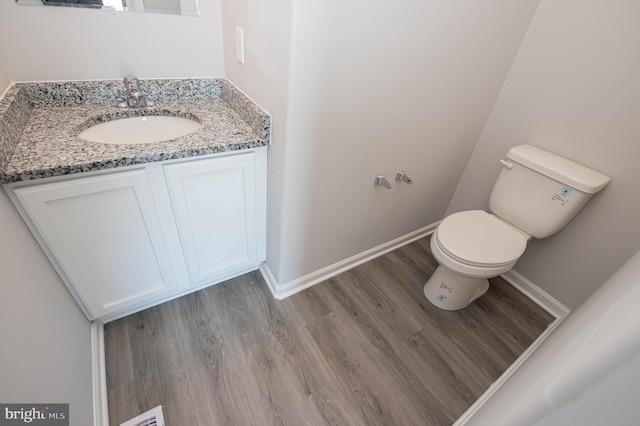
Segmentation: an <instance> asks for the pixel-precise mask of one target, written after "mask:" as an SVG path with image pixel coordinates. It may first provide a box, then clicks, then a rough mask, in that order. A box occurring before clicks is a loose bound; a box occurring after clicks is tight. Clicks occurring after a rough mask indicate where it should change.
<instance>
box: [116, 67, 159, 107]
mask: <svg viewBox="0 0 640 426" xmlns="http://www.w3.org/2000/svg"><path fill="white" fill-rule="evenodd" d="M124 87H126V88H127V91H128V92H129V97H128V98H127V99H126V100H125V101H124V102H119V103H118V107H120V108H144V107H148V106H153V105H154V104H155V102H153V101H148V100H146V98H145V97H144V95H143V94H142V92H141V91H140V82H139V81H138V77H136V76H135V75H126V76H125V77H124Z"/></svg>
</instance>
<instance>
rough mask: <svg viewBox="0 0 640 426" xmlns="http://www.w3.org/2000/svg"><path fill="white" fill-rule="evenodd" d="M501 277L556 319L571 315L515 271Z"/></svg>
mask: <svg viewBox="0 0 640 426" xmlns="http://www.w3.org/2000/svg"><path fill="white" fill-rule="evenodd" d="M501 276H502V278H504V279H505V280H506V281H507V282H508V283H509V284H511V285H512V286H514V287H515V288H517V289H518V290H520V291H521V292H522V293H524V294H525V295H526V296H527V297H528V298H529V299H531V300H533V301H534V302H535V303H537V304H538V305H539V306H540V307H541V308H542V309H544V310H545V311H547V312H549V313H550V314H551V315H553V316H554V317H556V318H563V317H564V316H566V315H567V314H568V313H569V311H570V309H569V308H567V307H566V306H564V305H563V304H562V303H560V302H559V301H558V300H556V299H555V298H554V297H552V296H551V295H550V294H549V293H547V292H546V291H544V290H543V289H541V288H540V287H538V286H537V285H535V284H534V283H532V282H531V281H529V280H528V279H526V278H525V277H523V276H522V275H520V274H519V273H518V272H516V271H514V270H513V269H512V270H510V271H507V272H505V273H504V274H502V275H501Z"/></svg>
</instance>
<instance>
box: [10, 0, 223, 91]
mask: <svg viewBox="0 0 640 426" xmlns="http://www.w3.org/2000/svg"><path fill="white" fill-rule="evenodd" d="M200 11H201V16H199V17H192V16H178V15H164V14H144V13H124V12H117V13H113V12H106V11H98V10H89V9H82V8H67V7H38V6H18V5H16V4H15V2H14V1H2V2H0V58H1V60H2V62H3V63H4V65H5V67H6V69H7V71H8V73H9V75H10V76H11V78H12V79H13V80H14V81H41V80H96V79H119V78H122V77H123V76H124V75H125V74H135V75H137V76H138V77H140V78H171V77H176V78H177V77H223V76H224V59H223V54H222V30H221V22H220V3H219V1H218V0H208V1H203V2H201V4H200Z"/></svg>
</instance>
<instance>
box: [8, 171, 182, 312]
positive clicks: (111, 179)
mask: <svg viewBox="0 0 640 426" xmlns="http://www.w3.org/2000/svg"><path fill="white" fill-rule="evenodd" d="M14 192H15V194H16V197H17V198H18V199H19V200H20V202H21V204H22V206H23V207H24V209H25V210H26V211H27V213H28V216H29V217H30V219H31V220H32V222H33V224H34V226H35V227H36V228H37V231H38V233H39V234H40V236H41V238H42V239H43V240H44V243H45V246H46V247H47V248H48V249H49V251H50V255H52V256H53V258H54V260H55V262H57V267H58V268H60V269H62V271H63V274H64V275H65V276H64V277H63V278H66V280H68V281H69V283H68V284H70V285H71V286H72V287H73V288H74V290H75V292H76V293H77V296H78V297H79V298H80V299H81V302H82V303H83V304H84V306H85V307H86V308H87V310H88V311H89V312H88V314H89V316H90V319H93V318H99V317H102V316H105V315H106V314H109V313H113V312H117V311H118V310H122V309H124V308H127V307H130V306H132V305H135V304H136V303H141V302H144V301H147V300H149V299H151V298H154V297H158V296H161V295H163V294H165V293H167V292H170V291H172V290H174V289H176V288H177V283H176V279H175V276H174V273H173V269H172V267H171V262H170V259H169V255H168V250H167V246H166V242H165V240H164V236H163V233H162V229H161V227H160V222H159V220H158V217H157V213H156V210H155V205H154V202H153V199H152V196H151V191H150V189H149V184H148V181H147V178H146V175H145V171H144V170H132V171H126V172H118V173H112V174H107V175H100V176H93V177H83V178H74V179H73V180H67V181H62V182H53V183H47V184H42V185H35V186H30V187H24V188H17V189H15V191H14Z"/></svg>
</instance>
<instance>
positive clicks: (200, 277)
mask: <svg viewBox="0 0 640 426" xmlns="http://www.w3.org/2000/svg"><path fill="white" fill-rule="evenodd" d="M255 162H256V155H255V153H254V152H249V153H244V154H236V155H230V156H224V157H219V158H211V159H205V160H197V161H189V162H184V163H174V164H169V165H165V166H164V172H165V176H166V180H167V186H168V189H169V194H170V197H171V203H172V206H173V210H174V215H175V217H176V223H177V227H178V232H179V235H180V242H181V244H182V249H183V252H184V259H185V263H186V264H187V270H188V273H189V279H190V281H191V283H198V282H201V281H204V280H208V279H212V278H215V277H219V276H222V275H224V274H225V273H231V272H233V271H234V270H236V269H239V268H243V267H246V266H248V265H252V264H255V263H257V262H258V248H257V246H258V238H257V223H258V218H257V214H258V213H257V207H256V176H255V173H256V165H255Z"/></svg>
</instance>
